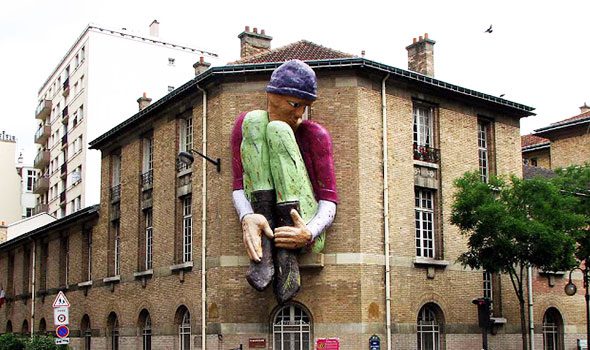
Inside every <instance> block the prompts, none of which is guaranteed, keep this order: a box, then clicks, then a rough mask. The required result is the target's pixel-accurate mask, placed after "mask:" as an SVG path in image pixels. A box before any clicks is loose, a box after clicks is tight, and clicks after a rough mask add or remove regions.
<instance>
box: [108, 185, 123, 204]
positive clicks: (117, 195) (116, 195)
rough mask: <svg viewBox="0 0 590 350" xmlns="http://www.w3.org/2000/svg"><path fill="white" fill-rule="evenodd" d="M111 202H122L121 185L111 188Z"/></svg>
mask: <svg viewBox="0 0 590 350" xmlns="http://www.w3.org/2000/svg"><path fill="white" fill-rule="evenodd" d="M110 197H111V202H113V203H114V202H118V201H120V200H121V185H120V184H119V185H115V186H113V187H111V191H110Z"/></svg>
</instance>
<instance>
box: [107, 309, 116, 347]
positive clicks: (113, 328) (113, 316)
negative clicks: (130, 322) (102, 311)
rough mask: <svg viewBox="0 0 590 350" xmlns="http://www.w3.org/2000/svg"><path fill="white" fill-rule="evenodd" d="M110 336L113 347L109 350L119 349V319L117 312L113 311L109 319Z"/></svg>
mask: <svg viewBox="0 0 590 350" xmlns="http://www.w3.org/2000/svg"><path fill="white" fill-rule="evenodd" d="M107 324H108V328H109V337H110V338H111V339H110V340H111V341H110V343H111V347H110V349H109V350H119V320H118V319H117V314H116V313H114V312H111V313H110V315H109V319H108V322H107Z"/></svg>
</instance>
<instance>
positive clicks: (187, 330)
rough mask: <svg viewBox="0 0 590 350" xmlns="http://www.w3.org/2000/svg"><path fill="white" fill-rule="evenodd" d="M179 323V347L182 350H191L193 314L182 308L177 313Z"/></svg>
mask: <svg viewBox="0 0 590 350" xmlns="http://www.w3.org/2000/svg"><path fill="white" fill-rule="evenodd" d="M176 317H177V318H176V319H177V323H178V345H179V349H180V350H191V314H190V312H189V311H188V309H187V308H186V307H184V306H181V307H179V308H178V310H177V311H176Z"/></svg>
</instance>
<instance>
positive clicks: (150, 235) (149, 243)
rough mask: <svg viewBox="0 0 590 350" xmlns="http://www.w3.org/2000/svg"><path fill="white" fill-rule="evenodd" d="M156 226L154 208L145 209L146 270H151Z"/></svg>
mask: <svg viewBox="0 0 590 350" xmlns="http://www.w3.org/2000/svg"><path fill="white" fill-rule="evenodd" d="M153 240H154V227H153V212H152V209H151V208H150V209H147V210H146V211H145V270H150V269H151V268H152V263H153V257H154V256H153V253H154V251H153V247H154V245H153V243H154V241H153Z"/></svg>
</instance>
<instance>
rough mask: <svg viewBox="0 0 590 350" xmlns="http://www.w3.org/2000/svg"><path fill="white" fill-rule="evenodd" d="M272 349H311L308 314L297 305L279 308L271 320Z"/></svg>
mask: <svg viewBox="0 0 590 350" xmlns="http://www.w3.org/2000/svg"><path fill="white" fill-rule="evenodd" d="M272 326H273V332H272V336H273V344H274V347H273V349H275V350H309V349H311V342H310V338H311V336H310V331H311V321H310V317H309V315H308V313H307V312H306V311H305V310H304V309H303V308H302V307H301V306H299V305H295V304H291V305H285V306H283V307H282V308H280V309H279V310H278V311H277V313H276V315H275V317H274V320H273V325H272Z"/></svg>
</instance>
